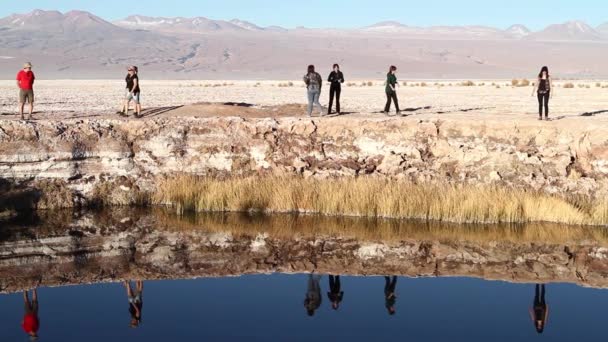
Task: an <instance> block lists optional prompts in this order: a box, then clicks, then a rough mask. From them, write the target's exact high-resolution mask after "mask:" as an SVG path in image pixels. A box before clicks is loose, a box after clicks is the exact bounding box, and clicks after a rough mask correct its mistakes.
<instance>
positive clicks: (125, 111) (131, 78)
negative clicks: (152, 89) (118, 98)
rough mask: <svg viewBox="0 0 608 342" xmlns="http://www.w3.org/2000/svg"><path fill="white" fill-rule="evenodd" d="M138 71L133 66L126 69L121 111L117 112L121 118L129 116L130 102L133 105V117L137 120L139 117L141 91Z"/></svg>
mask: <svg viewBox="0 0 608 342" xmlns="http://www.w3.org/2000/svg"><path fill="white" fill-rule="evenodd" d="M138 71H139V69H138V68H137V67H136V66H134V65H132V66H130V67H129V68H127V76H126V77H125V82H126V83H127V87H126V91H125V100H124V103H123V105H122V108H121V110H120V111H119V112H118V114H120V115H122V116H127V115H129V104H130V103H131V101H133V102H134V103H135V111H134V113H135V114H134V116H135V117H136V118H139V117H140V116H141V103H140V96H141V89H140V85H139V75H138Z"/></svg>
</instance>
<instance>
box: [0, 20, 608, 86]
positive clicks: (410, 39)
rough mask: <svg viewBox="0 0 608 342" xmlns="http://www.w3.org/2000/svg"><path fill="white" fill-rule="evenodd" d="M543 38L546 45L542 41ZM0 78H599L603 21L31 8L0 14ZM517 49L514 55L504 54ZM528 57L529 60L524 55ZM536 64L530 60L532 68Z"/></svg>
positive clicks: (607, 28) (607, 32) (607, 38)
mask: <svg viewBox="0 0 608 342" xmlns="http://www.w3.org/2000/svg"><path fill="white" fill-rule="evenodd" d="M547 44H550V45H547ZM0 46H2V51H1V52H0V55H1V56H0V76H1V77H3V78H7V77H10V78H12V77H13V76H12V73H13V71H14V70H13V69H14V68H15V65H18V64H19V63H17V61H19V62H20V61H22V60H32V61H33V62H35V64H38V70H41V69H42V70H43V71H44V72H46V73H47V74H49V75H52V77H75V78H86V77H108V76H109V75H114V73H117V72H119V71H120V70H123V69H124V66H125V65H126V64H139V65H142V67H143V69H144V70H147V71H148V73H149V74H148V75H149V76H151V77H155V78H161V77H162V78H194V77H204V78H292V77H293V76H297V75H296V74H292V73H293V71H291V70H293V69H296V70H299V69H297V68H301V65H306V64H309V63H311V62H315V61H317V63H319V62H321V61H325V60H328V61H330V62H327V63H330V64H331V63H332V62H334V61H336V62H341V63H346V64H350V65H352V66H356V67H357V69H356V70H357V71H356V72H355V73H354V74H355V75H360V76H361V77H368V76H372V75H381V74H382V73H383V71H378V70H379V69H384V68H385V64H395V63H401V64H402V65H405V66H406V68H405V69H406V70H407V69H408V66H410V69H411V70H412V73H414V74H416V75H417V76H418V77H425V76H428V77H429V78H445V77H466V75H471V76H470V77H502V76H504V77H511V76H513V77H514V76H516V74H518V73H523V72H524V71H525V72H527V70H528V69H529V68H531V67H532V65H535V64H534V63H540V61H538V52H534V51H538V48H542V49H547V46H550V47H551V54H546V55H542V56H543V58H546V59H547V61H546V64H549V63H552V64H553V65H555V66H558V67H561V70H562V73H563V74H564V75H576V76H581V77H582V76H585V77H591V76H598V77H604V76H605V77H608V65H607V62H605V61H604V60H605V58H603V57H602V58H600V57H601V56H605V55H606V54H607V53H608V23H606V24H602V25H600V26H598V27H595V28H594V27H591V26H589V25H587V24H586V23H584V22H582V21H570V22H566V23H563V24H555V25H550V26H548V27H546V28H545V29H543V30H540V31H535V32H534V31H531V30H530V29H528V28H527V27H525V26H523V25H513V26H511V27H509V28H507V29H499V28H493V27H486V26H431V27H417V26H408V25H405V24H403V23H399V22H395V21H385V22H380V23H376V24H374V25H370V26H366V27H361V28H352V29H338V28H304V27H298V28H294V29H287V28H283V27H278V26H271V27H261V26H259V25H256V24H255V23H251V22H248V21H244V20H239V19H232V20H212V19H208V18H205V17H200V16H197V17H193V18H183V17H177V18H170V17H148V16H143V15H132V16H129V17H126V18H125V19H122V20H118V21H115V22H109V21H106V20H104V19H102V18H100V17H98V16H95V15H94V14H92V13H89V12H84V11H70V12H67V13H61V12H58V11H43V10H35V11H32V12H30V13H26V14H13V15H11V16H8V17H5V18H1V19H0ZM514 51H517V52H518V55H517V56H514V55H513V52H514ZM528 58H529V59H530V61H528ZM534 68H536V67H534Z"/></svg>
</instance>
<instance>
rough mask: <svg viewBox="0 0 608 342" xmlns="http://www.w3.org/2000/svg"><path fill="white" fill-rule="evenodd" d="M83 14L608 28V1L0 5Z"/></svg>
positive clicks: (120, 0)
mask: <svg viewBox="0 0 608 342" xmlns="http://www.w3.org/2000/svg"><path fill="white" fill-rule="evenodd" d="M37 8H40V9H57V10H60V11H69V10H72V9H80V10H86V11H90V12H93V13H95V14H97V15H99V16H101V17H103V18H105V19H108V20H115V19H121V18H124V17H126V16H127V15H130V14H141V15H148V16H184V17H193V16H204V17H208V18H211V19H233V18H239V19H244V20H249V21H252V22H254V23H256V24H259V25H262V26H269V25H280V26H284V27H296V26H306V27H360V26H366V25H370V24H373V23H375V22H378V21H383V20H397V21H400V22H402V23H404V24H408V25H417V26H431V25H472V24H479V25H489V26H495V27H502V28H506V27H508V26H509V25H511V24H514V23H521V24H525V25H527V26H528V27H530V28H532V29H541V28H543V27H545V26H546V25H548V24H553V23H560V22H564V21H568V20H573V19H579V20H584V21H586V22H587V23H589V24H590V25H592V26H597V25H599V24H602V23H605V22H608V3H607V2H606V0H553V1H551V0H509V1H500V2H499V1H495V0H384V1H379V0H143V1H128V0H127V1H125V0H104V1H82V0H27V1H17V0H0V17H5V16H7V15H10V14H12V13H24V12H29V11H31V10H33V9H37Z"/></svg>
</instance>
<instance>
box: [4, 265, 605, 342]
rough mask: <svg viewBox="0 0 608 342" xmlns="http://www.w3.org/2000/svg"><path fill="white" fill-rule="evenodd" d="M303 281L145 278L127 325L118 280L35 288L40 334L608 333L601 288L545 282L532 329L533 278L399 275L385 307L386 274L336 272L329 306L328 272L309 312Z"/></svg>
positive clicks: (11, 331) (62, 337) (14, 335)
mask: <svg viewBox="0 0 608 342" xmlns="http://www.w3.org/2000/svg"><path fill="white" fill-rule="evenodd" d="M316 280H317V277H314V278H313V283H314V282H315V281H316ZM309 281H310V276H309V275H268V276H243V277H235V278H220V279H199V280H171V281H144V282H143V291H142V292H143V293H142V295H141V299H142V305H141V311H140V312H141V315H140V317H141V321H140V322H139V324H138V326H137V327H132V326H131V325H132V317H133V315H132V313H131V312H130V311H131V310H130V309H131V304H130V303H129V300H128V296H127V291H126V290H125V286H124V284H120V283H114V284H99V285H86V286H74V287H63V288H40V289H38V291H37V294H38V302H39V312H38V316H39V319H40V327H39V331H38V334H39V336H40V338H39V340H40V341H175V340H196V341H205V340H208V341H209V340H210V341H237V340H248V341H251V340H255V341H310V340H321V341H322V340H330V339H331V340H336V341H373V340H378V339H389V340H409V341H537V340H547V341H585V340H595V339H597V340H600V339H602V338H603V337H605V336H606V324H605V321H606V312H607V311H608V292H606V291H602V290H594V289H584V288H581V287H577V286H575V285H565V284H551V285H547V286H546V289H545V291H546V294H545V300H546V302H545V303H546V306H547V308H548V311H549V312H548V315H547V316H548V317H547V320H546V326H545V328H544V331H543V333H542V334H539V333H537V330H536V328H535V326H534V323H533V322H532V319H531V315H530V310H532V311H533V307H534V301H535V291H536V288H535V286H534V285H515V284H508V283H504V282H487V281H483V280H475V279H465V278H436V279H411V278H398V279H397V283H396V287H395V294H396V298H395V299H394V314H393V315H391V314H389V310H387V304H392V303H391V302H389V303H387V299H386V296H385V285H386V280H385V278H384V277H341V279H340V283H341V291H342V292H343V296H342V302H341V303H340V305H339V307H338V308H337V309H336V310H334V309H333V308H332V302H331V301H330V300H329V298H328V294H327V292H328V291H330V289H329V277H328V276H327V275H322V276H321V277H320V280H319V285H320V292H318V293H317V294H316V295H318V294H320V299H321V301H320V305H319V306H318V308H317V309H316V310H314V314H313V315H312V316H311V315H309V312H308V310H307V309H306V307H305V305H304V303H305V299H306V298H308V299H309V301H310V299H311V298H313V301H314V298H315V295H314V294H312V295H311V293H310V292H311V291H310V290H311V289H310V288H309ZM391 281H392V278H391ZM132 286H133V288H134V291H136V284H135V283H133V284H132ZM313 288H314V286H313ZM312 292H316V290H314V289H313V290H312ZM0 302H1V303H2V306H1V307H0V321H1V322H2V329H0V340H2V341H26V340H27V336H26V335H25V332H24V331H23V329H22V327H21V322H22V319H23V316H24V314H25V311H24V298H23V295H22V294H21V293H16V294H9V295H2V296H0ZM313 307H316V305H313Z"/></svg>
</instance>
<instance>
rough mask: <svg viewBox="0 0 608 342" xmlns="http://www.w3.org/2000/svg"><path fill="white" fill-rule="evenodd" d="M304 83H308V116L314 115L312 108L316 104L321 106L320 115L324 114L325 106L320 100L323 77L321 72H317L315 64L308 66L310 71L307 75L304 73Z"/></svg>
mask: <svg viewBox="0 0 608 342" xmlns="http://www.w3.org/2000/svg"><path fill="white" fill-rule="evenodd" d="M304 83H306V90H307V94H308V116H312V109H313V106H314V105H317V106H318V107H319V111H320V114H319V116H323V106H321V103H320V102H319V97H320V96H321V86H322V85H323V79H322V78H321V75H319V73H317V72H315V66H314V65H309V66H308V72H307V73H306V75H304Z"/></svg>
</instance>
